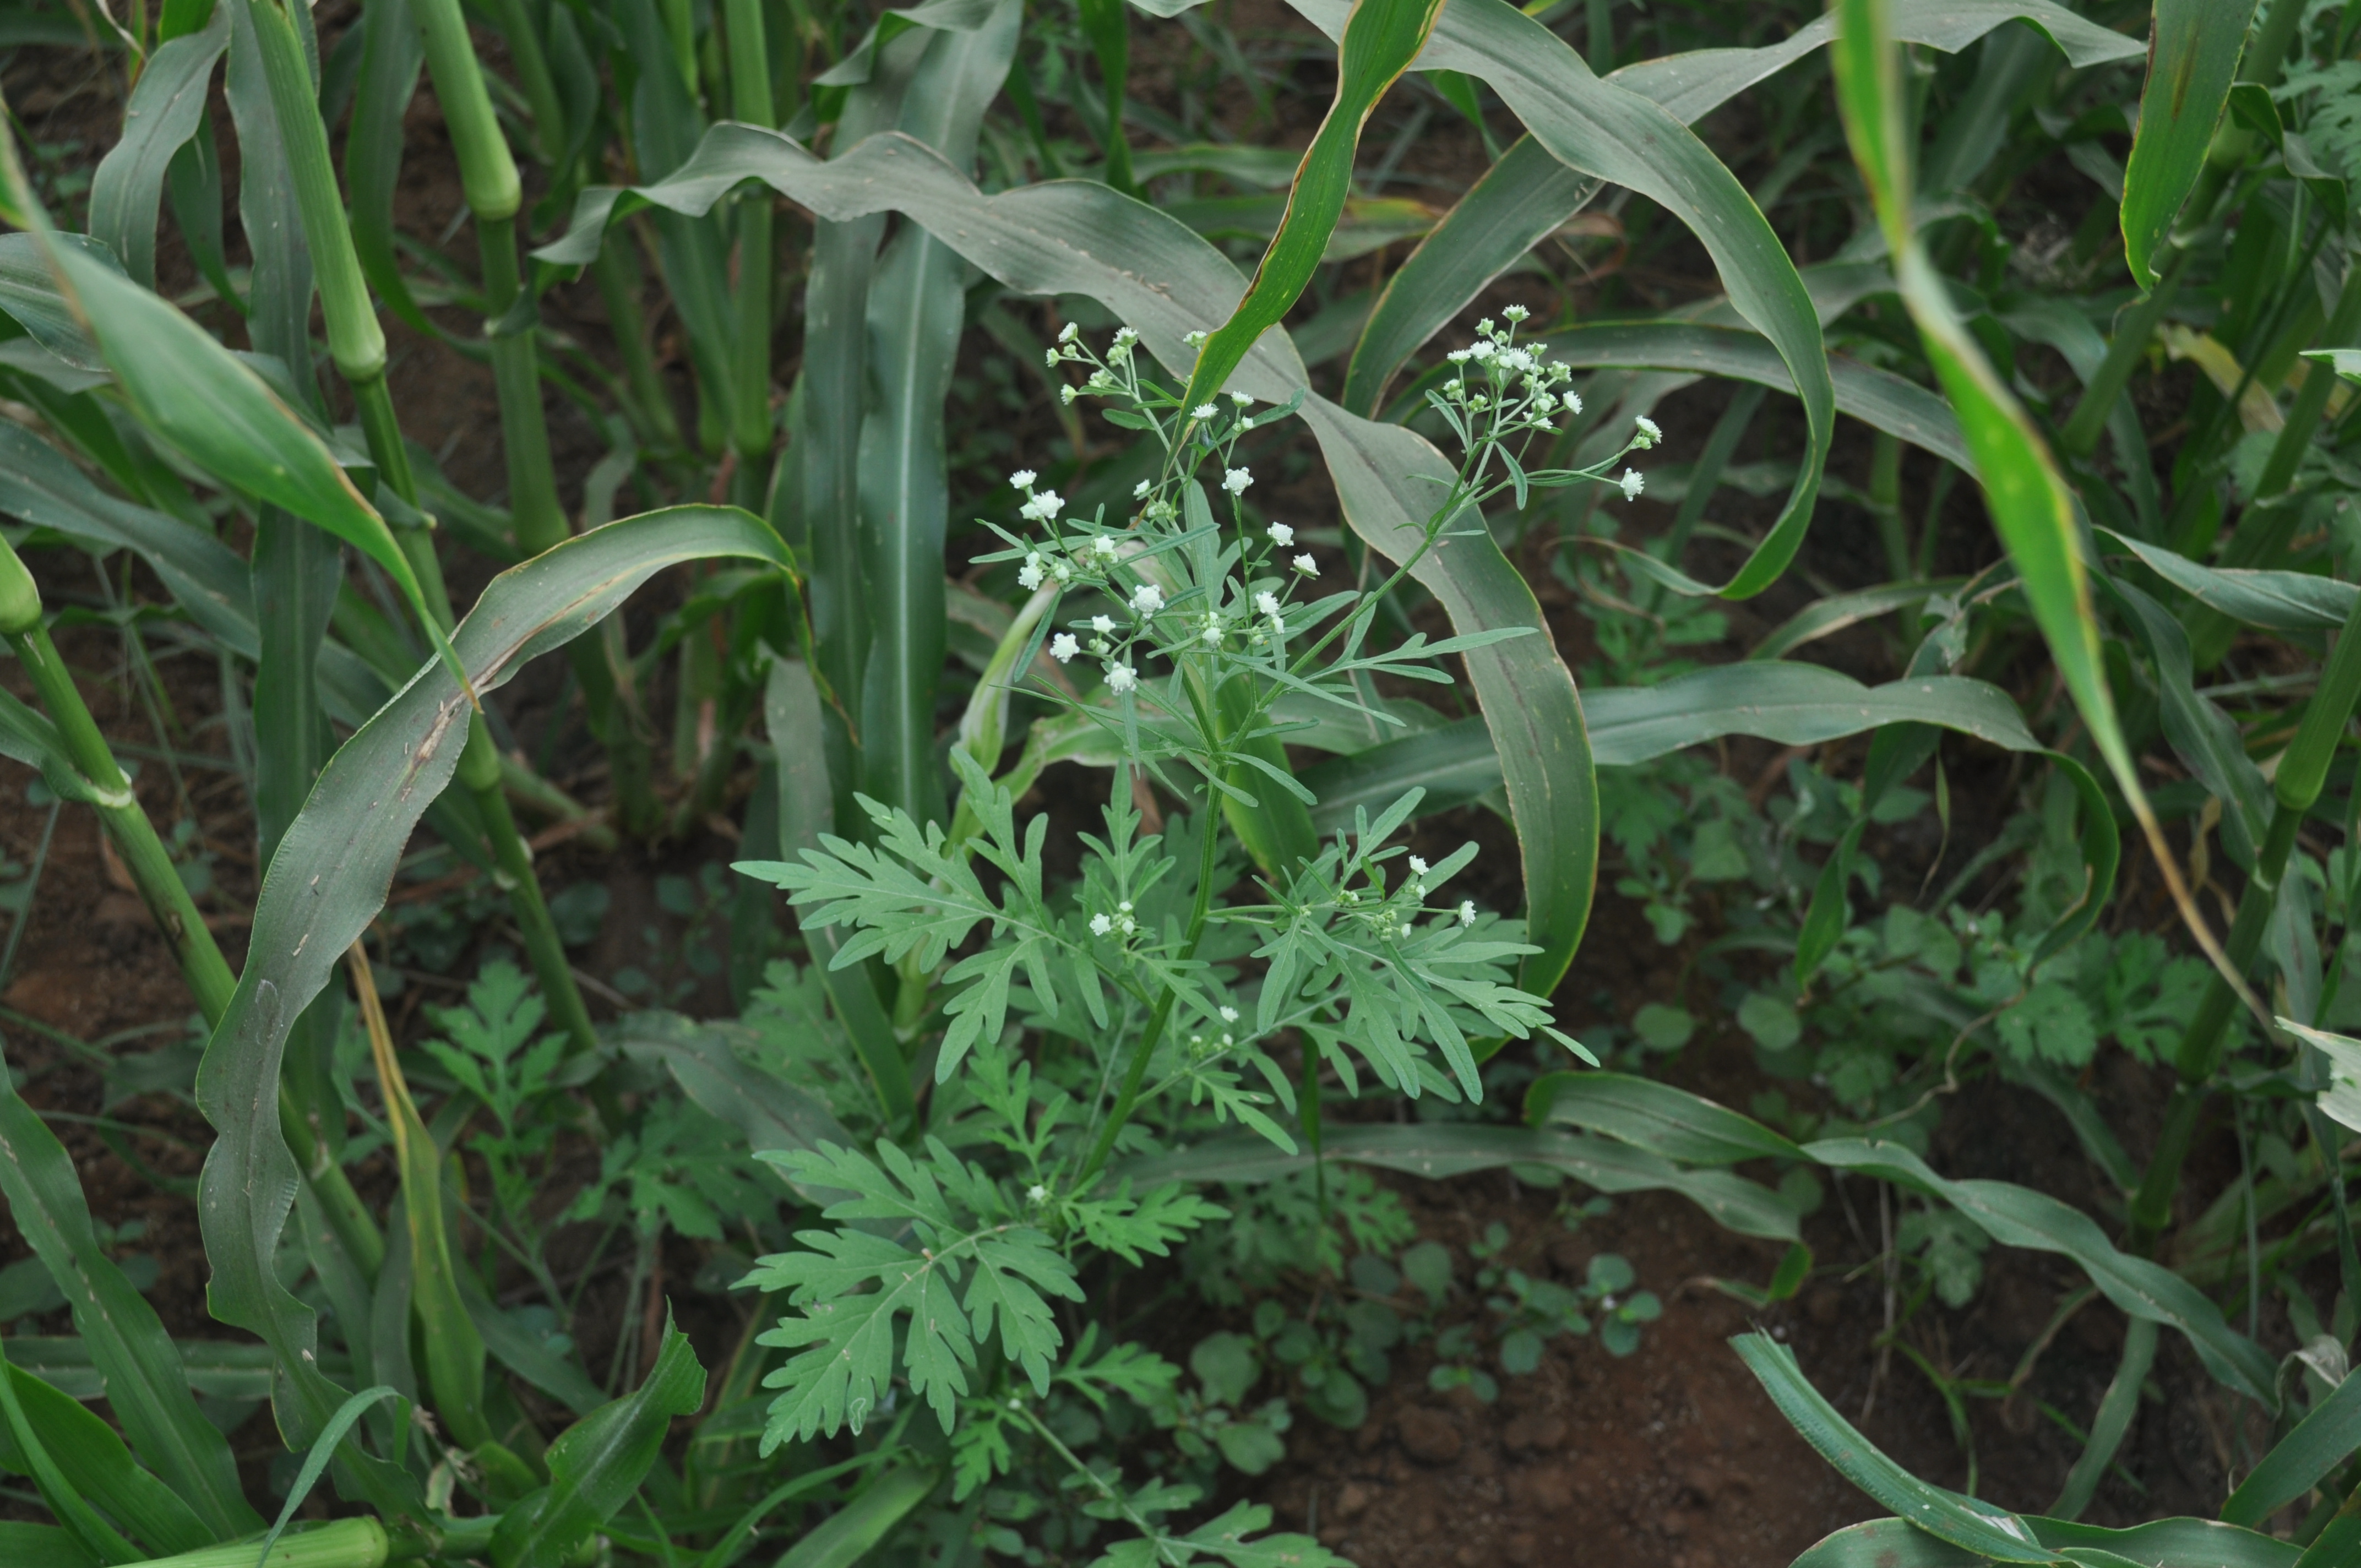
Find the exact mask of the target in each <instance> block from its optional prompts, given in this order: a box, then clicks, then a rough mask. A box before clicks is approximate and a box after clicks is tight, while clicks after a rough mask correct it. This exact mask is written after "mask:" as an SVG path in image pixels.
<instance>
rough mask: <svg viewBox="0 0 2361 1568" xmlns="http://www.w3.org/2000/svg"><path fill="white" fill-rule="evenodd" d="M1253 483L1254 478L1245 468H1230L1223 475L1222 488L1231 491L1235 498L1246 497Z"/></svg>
mask: <svg viewBox="0 0 2361 1568" xmlns="http://www.w3.org/2000/svg"><path fill="white" fill-rule="evenodd" d="M1253 483H1254V476H1253V475H1252V474H1249V473H1247V472H1246V470H1245V469H1244V468H1230V469H1226V470H1224V472H1223V474H1222V488H1224V489H1225V490H1227V491H1229V492H1230V494H1232V495H1234V496H1242V495H1245V494H1246V487H1247V486H1248V485H1251V484H1253Z"/></svg>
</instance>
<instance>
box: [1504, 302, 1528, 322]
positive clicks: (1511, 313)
mask: <svg viewBox="0 0 2361 1568" xmlns="http://www.w3.org/2000/svg"><path fill="white" fill-rule="evenodd" d="M1501 314H1502V315H1504V316H1506V317H1508V318H1509V323H1510V325H1512V326H1513V325H1514V324H1516V323H1518V322H1521V321H1523V320H1524V319H1525V318H1526V317H1527V316H1529V315H1532V312H1531V311H1529V310H1527V309H1525V307H1524V306H1522V305H1510V307H1509V308H1508V309H1506V310H1504V311H1502V312H1501Z"/></svg>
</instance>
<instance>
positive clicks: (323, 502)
mask: <svg viewBox="0 0 2361 1568" xmlns="http://www.w3.org/2000/svg"><path fill="white" fill-rule="evenodd" d="M52 260H53V262H54V263H55V265H56V266H57V267H58V269H59V271H60V276H61V278H62V279H63V280H64V281H65V283H66V285H67V286H68V288H69V289H70V290H71V297H72V301H73V304H74V308H75V309H76V311H77V312H78V313H79V314H80V315H81V317H82V320H83V322H84V323H85V324H87V325H88V326H89V328H90V330H91V333H92V335H93V336H94V337H95V338H96V339H97V341H98V345H99V348H100V351H101V352H102V353H103V354H104V356H105V359H106V364H107V367H108V368H110V369H112V370H113V371H114V372H115V380H116V383H117V384H118V385H119V386H120V387H121V388H122V389H123V394H124V398H125V400H126V401H127V402H129V403H130V405H131V408H132V411H134V412H135V413H137V415H138V416H139V421H140V422H141V423H142V424H144V425H146V426H147V427H148V429H149V430H151V431H154V432H155V433H157V434H159V435H160V436H162V437H163V438H164V439H165V440H166V441H168V442H170V444H172V445H173V446H175V447H177V448H179V449H180V450H181V452H182V453H184V454H186V455H188V456H189V457H190V458H191V459H192V461H194V462H195V463H197V464H198V465H199V466H202V467H203V468H204V469H205V470H206V471H207V472H209V473H211V474H213V475H214V477H217V478H219V479H220V480H222V482H223V483H225V484H226V485H229V486H231V487H233V488H236V489H238V490H242V491H244V492H245V493H246V494H247V495H250V496H252V497H254V498H255V499H258V500H259V501H261V502H263V503H265V504H266V505H269V506H277V507H280V508H283V509H285V510H288V511H290V512H292V513H294V514H295V515H296V516H297V517H300V518H302V519H303V520H305V521H308V522H311V523H313V525H315V526H317V527H319V528H322V529H324V530H326V531H327V532H329V533H332V534H334V535H335V537H337V538H338V539H341V540H343V541H344V542H345V543H347V544H350V545H352V546H353V547H354V548H356V549H357V550H359V551H360V552H361V553H362V554H365V555H367V556H368V558H369V559H370V560H372V561H374V562H375V563H377V565H379V566H381V567H383V568H384V570H385V573H386V576H389V577H390V578H391V579H392V580H393V582H394V583H395V585H396V586H397V587H400V588H401V593H402V596H403V597H404V598H407V599H408V600H409V601H410V603H411V605H412V608H413V609H416V610H417V611H418V615H419V620H420V621H421V623H422V624H423V625H425V626H426V627H428V628H429V629H430V630H432V629H433V628H434V626H435V624H436V622H435V620H434V617H433V615H432V614H431V613H430V612H429V611H428V609H427V606H426V601H425V598H424V595H423V592H422V590H421V589H420V587H419V583H418V577H417V575H416V574H415V573H414V572H413V571H412V569H411V565H410V558H409V556H407V555H406V554H403V553H402V550H401V545H400V544H398V543H395V542H394V537H393V532H392V530H390V529H389V528H388V527H387V526H386V522H385V519H384V518H382V517H380V516H379V515H378V512H377V509H376V508H374V507H372V506H370V505H369V503H368V501H367V500H365V499H362V496H361V493H360V491H359V490H358V489H357V488H354V486H353V482H352V480H351V479H350V478H349V477H346V474H345V471H344V469H343V468H342V467H340V466H338V465H337V463H336V460H335V457H334V456H333V455H330V453H329V451H328V448H327V446H326V445H325V444H324V443H323V442H322V441H321V440H320V438H319V437H318V436H316V435H314V434H313V433H312V431H311V429H310V427H309V426H308V425H306V424H305V423H304V422H303V420H302V417H301V416H300V415H298V414H297V413H296V412H295V411H293V410H292V409H290V408H289V407H288V406H287V405H286V404H285V403H284V402H282V401H281V400H280V398H279V396H278V394H277V393H275V392H273V391H272V390H271V389H270V388H269V384H268V383H266V382H265V381H264V380H263V379H262V378H261V377H259V376H258V375H256V374H255V372H254V371H253V370H252V369H251V368H249V367H247V365H246V364H245V363H244V362H242V361H241V360H240V359H239V358H238V357H237V356H236V355H234V354H232V353H231V352H230V351H229V350H228V349H226V348H224V347H223V346H222V345H220V344H219V343H217V342H215V341H214V338H213V336H212V335H211V334H208V333H207V332H206V331H205V330H204V329H203V327H201V326H199V325H197V323H194V322H192V321H191V320H190V319H189V318H188V317H187V316H185V315H182V314H181V313H180V312H179V311H178V310H176V309H175V308H173V306H171V305H170V304H169V303H167V302H165V301H163V300H161V299H159V298H158V297H157V296H156V295H155V294H153V293H151V292H150V291H148V290H146V289H142V288H139V287H138V286H137V285H136V284H134V283H132V282H131V281H130V280H127V279H126V278H125V277H124V276H123V275H122V274H121V273H119V272H117V271H115V269H112V268H110V267H106V266H104V265H102V264H100V263H99V262H97V261H95V260H93V258H91V257H90V256H89V254H88V253H87V252H85V251H82V250H81V249H80V248H78V247H74V246H71V245H60V246H59V247H57V248H56V250H55V252H54V253H53V257H52ZM435 635H436V636H438V637H439V636H440V633H439V632H436V633H435Z"/></svg>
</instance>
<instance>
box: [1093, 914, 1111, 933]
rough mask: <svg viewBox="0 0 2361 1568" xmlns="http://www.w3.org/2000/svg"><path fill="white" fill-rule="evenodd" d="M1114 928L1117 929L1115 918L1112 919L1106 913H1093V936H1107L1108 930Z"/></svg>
mask: <svg viewBox="0 0 2361 1568" xmlns="http://www.w3.org/2000/svg"><path fill="white" fill-rule="evenodd" d="M1114 929H1115V921H1114V920H1112V919H1111V918H1109V917H1108V916H1104V915H1093V916H1091V935H1092V936H1093V937H1104V936H1105V935H1106V934H1107V933H1108V932H1110V931H1112V930H1114Z"/></svg>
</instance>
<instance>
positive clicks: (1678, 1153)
mask: <svg viewBox="0 0 2361 1568" xmlns="http://www.w3.org/2000/svg"><path fill="white" fill-rule="evenodd" d="M1525 1117H1526V1120H1528V1121H1530V1122H1532V1123H1534V1124H1537V1125H1540V1124H1561V1125H1565V1126H1570V1127H1581V1128H1584V1129H1586V1130H1587V1131H1589V1132H1594V1133H1604V1134H1606V1135H1608V1136H1609V1137H1610V1138H1616V1139H1619V1140H1620V1141H1621V1142H1623V1143H1627V1144H1636V1145H1638V1146H1640V1147H1642V1148H1643V1149H1648V1150H1651V1151H1653V1152H1654V1153H1656V1154H1660V1155H1663V1156H1664V1157H1665V1158H1666V1159H1676V1160H1681V1161H1683V1162H1685V1163H1686V1164H1689V1165H1734V1164H1736V1163H1737V1162H1738V1161H1740V1160H1741V1159H1801V1158H1803V1157H1804V1151H1803V1150H1802V1149H1800V1148H1798V1147H1796V1146H1795V1144H1794V1143H1792V1142H1790V1141H1789V1140H1788V1139H1786V1138H1783V1137H1781V1136H1780V1135H1778V1134H1776V1133H1774V1132H1773V1131H1772V1130H1771V1129H1770V1128H1768V1127H1766V1126H1764V1125H1763V1124H1761V1123H1760V1122H1757V1121H1755V1120H1754V1119H1753V1118H1752V1117H1751V1116H1741V1115H1740V1114H1739V1113H1737V1112H1735V1111H1732V1110H1730V1109H1729V1108H1727V1107H1726V1106H1721V1105H1717V1104H1715V1103H1714V1102H1712V1101H1710V1100H1706V1099H1702V1098H1700V1097H1699V1096H1697V1095H1695V1094H1691V1093H1690V1092H1689V1091H1686V1090H1685V1089H1675V1088H1674V1087H1673V1086H1672V1085H1671V1084H1669V1083H1658V1082H1656V1081H1654V1080H1652V1079H1645V1078H1633V1077H1631V1075H1630V1074H1628V1073H1620V1072H1553V1073H1548V1074H1546V1075H1544V1076H1543V1077H1541V1078H1538V1079H1535V1080H1533V1085H1532V1088H1531V1089H1529V1090H1527V1091H1525Z"/></svg>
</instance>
